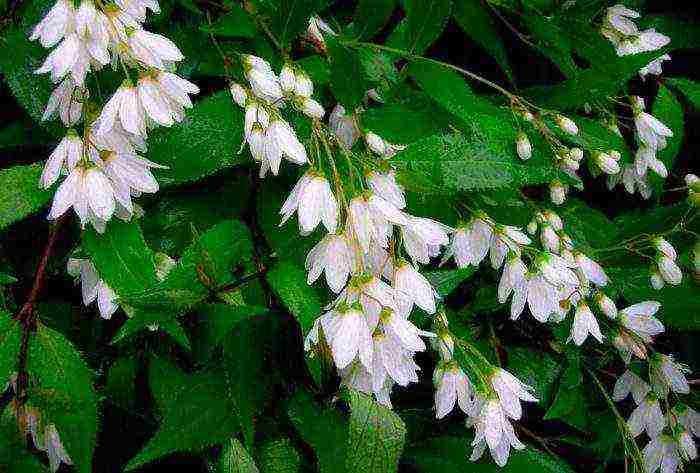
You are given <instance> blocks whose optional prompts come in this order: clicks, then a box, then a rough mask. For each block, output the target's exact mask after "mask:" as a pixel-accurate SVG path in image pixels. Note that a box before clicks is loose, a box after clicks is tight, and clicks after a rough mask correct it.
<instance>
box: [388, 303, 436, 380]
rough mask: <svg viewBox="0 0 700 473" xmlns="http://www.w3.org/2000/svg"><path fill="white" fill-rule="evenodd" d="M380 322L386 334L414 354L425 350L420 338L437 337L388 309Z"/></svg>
mask: <svg viewBox="0 0 700 473" xmlns="http://www.w3.org/2000/svg"><path fill="white" fill-rule="evenodd" d="M379 321H380V322H381V327H382V329H383V331H384V333H386V334H387V335H391V336H392V337H393V338H394V339H395V341H396V342H397V343H398V344H399V345H400V346H401V347H402V349H404V350H408V351H410V352H412V353H415V352H419V351H423V350H425V342H423V340H422V339H421V338H420V337H431V338H433V337H435V334H433V333H431V332H424V331H423V330H420V329H419V328H418V327H416V326H415V325H413V324H412V323H411V321H409V320H408V319H407V318H405V317H404V316H402V315H399V314H397V313H396V312H395V311H393V310H391V309H388V308H384V309H383V310H382V312H381V313H380V315H379ZM397 382H399V381H398V380H397ZM399 384H401V383H399Z"/></svg>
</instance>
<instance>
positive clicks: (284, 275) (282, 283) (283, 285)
mask: <svg viewBox="0 0 700 473" xmlns="http://www.w3.org/2000/svg"><path fill="white" fill-rule="evenodd" d="M267 281H268V282H269V283H270V286H271V287H272V290H273V291H274V292H275V294H276V295H277V297H279V298H280V300H281V302H282V304H284V305H285V306H286V307H287V309H289V312H291V313H292V314H293V315H294V317H295V318H296V319H297V321H298V322H299V325H300V326H301V330H302V333H303V334H304V336H306V334H307V333H308V332H309V330H311V326H312V325H313V323H314V320H316V318H317V317H318V316H319V315H320V314H321V309H322V307H323V303H322V301H321V297H320V295H319V293H318V291H317V290H316V289H315V288H314V287H312V286H309V285H308V284H307V283H306V272H305V271H304V270H303V269H301V268H300V267H298V266H296V265H295V264H294V263H290V262H289V261H280V262H279V263H277V264H276V265H275V266H274V267H273V268H272V269H271V270H270V271H268V272H267Z"/></svg>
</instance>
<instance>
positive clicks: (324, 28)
mask: <svg viewBox="0 0 700 473" xmlns="http://www.w3.org/2000/svg"><path fill="white" fill-rule="evenodd" d="M324 33H325V34H328V35H331V36H335V35H336V32H335V31H333V28H331V27H330V26H328V23H326V22H325V21H323V20H322V19H321V18H319V17H318V16H316V15H313V16H312V17H311V18H309V26H308V28H307V30H306V34H307V36H308V37H309V39H311V40H312V41H313V42H315V43H316V44H318V45H319V46H322V47H325V45H326V41H325V40H324V39H323V35H324Z"/></svg>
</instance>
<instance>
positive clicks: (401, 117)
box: [360, 95, 449, 144]
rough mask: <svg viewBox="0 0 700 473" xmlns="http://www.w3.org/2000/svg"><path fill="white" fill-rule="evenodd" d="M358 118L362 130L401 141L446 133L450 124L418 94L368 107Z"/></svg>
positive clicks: (394, 141)
mask: <svg viewBox="0 0 700 473" xmlns="http://www.w3.org/2000/svg"><path fill="white" fill-rule="evenodd" d="M360 118H361V120H362V127H363V128H364V129H366V130H369V131H373V132H375V133H377V134H378V135H379V136H381V137H382V138H384V139H386V140H388V141H390V142H392V143H400V144H409V143H413V142H414V141H416V140H419V139H421V138H426V137H428V136H431V135H435V134H438V133H441V132H445V131H446V130H447V129H448V125H449V121H448V120H447V118H446V117H444V116H443V115H442V114H441V113H440V111H439V110H437V109H436V107H435V106H434V105H433V104H432V103H431V102H430V101H427V100H425V98H424V97H423V96H420V95H416V96H413V97H410V98H409V99H408V100H406V101H405V103H391V104H387V105H383V106H381V107H376V108H370V109H369V110H367V111H366V112H364V113H363V114H362V115H361V116H360Z"/></svg>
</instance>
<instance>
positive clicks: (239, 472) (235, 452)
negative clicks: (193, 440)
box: [217, 438, 260, 473]
mask: <svg viewBox="0 0 700 473" xmlns="http://www.w3.org/2000/svg"><path fill="white" fill-rule="evenodd" d="M259 472H260V470H258V467H257V466H255V461H254V460H253V458H252V457H251V456H250V455H249V454H248V452H247V451H246V450H245V448H244V447H243V444H241V442H240V440H238V439H236V438H232V439H231V440H229V442H228V443H227V444H226V445H225V446H224V451H223V452H221V458H220V459H219V464H218V468H217V473H259Z"/></svg>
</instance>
